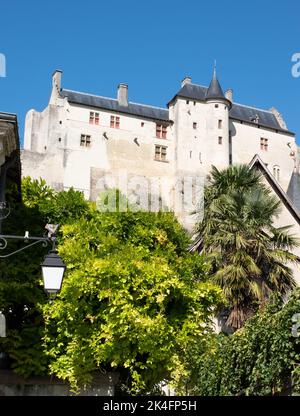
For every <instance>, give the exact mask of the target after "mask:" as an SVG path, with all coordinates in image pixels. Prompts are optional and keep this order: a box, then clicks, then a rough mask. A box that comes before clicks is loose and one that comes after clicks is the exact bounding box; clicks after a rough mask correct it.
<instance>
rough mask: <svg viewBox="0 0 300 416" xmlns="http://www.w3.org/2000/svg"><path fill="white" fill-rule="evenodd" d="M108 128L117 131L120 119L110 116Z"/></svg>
mask: <svg viewBox="0 0 300 416" xmlns="http://www.w3.org/2000/svg"><path fill="white" fill-rule="evenodd" d="M110 127H111V128H112V129H119V128H120V117H118V116H110Z"/></svg>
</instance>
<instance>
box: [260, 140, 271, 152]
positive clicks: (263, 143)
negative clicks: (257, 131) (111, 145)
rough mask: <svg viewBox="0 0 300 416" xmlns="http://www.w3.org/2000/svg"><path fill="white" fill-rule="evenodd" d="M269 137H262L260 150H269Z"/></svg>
mask: <svg viewBox="0 0 300 416" xmlns="http://www.w3.org/2000/svg"><path fill="white" fill-rule="evenodd" d="M268 141H269V140H268V139H265V138H263V137H261V138H260V150H264V151H268Z"/></svg>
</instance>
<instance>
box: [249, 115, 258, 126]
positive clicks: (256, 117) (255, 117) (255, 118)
mask: <svg viewBox="0 0 300 416" xmlns="http://www.w3.org/2000/svg"><path fill="white" fill-rule="evenodd" d="M250 120H251V121H252V122H253V123H255V124H258V122H259V115H258V114H255V116H253V117H250Z"/></svg>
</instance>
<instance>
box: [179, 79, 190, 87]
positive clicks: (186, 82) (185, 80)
mask: <svg viewBox="0 0 300 416" xmlns="http://www.w3.org/2000/svg"><path fill="white" fill-rule="evenodd" d="M191 82H192V78H191V77H184V78H183V80H182V81H181V88H182V87H184V86H185V84H190V83H191Z"/></svg>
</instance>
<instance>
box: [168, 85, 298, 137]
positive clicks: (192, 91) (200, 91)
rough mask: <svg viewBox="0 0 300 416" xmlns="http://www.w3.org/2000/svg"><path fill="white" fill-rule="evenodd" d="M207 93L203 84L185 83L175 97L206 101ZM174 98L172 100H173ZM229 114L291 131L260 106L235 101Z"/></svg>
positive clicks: (233, 117)
mask: <svg viewBox="0 0 300 416" xmlns="http://www.w3.org/2000/svg"><path fill="white" fill-rule="evenodd" d="M207 94H208V88H207V87H203V86H201V85H196V84H185V85H184V86H183V87H182V88H181V89H180V90H179V91H178V93H177V94H176V95H175V97H184V98H189V99H192V100H199V101H205V100H206V98H207ZM175 97H174V98H175ZM174 98H173V99H174ZM173 99H172V100H171V101H173ZM171 101H170V102H171ZM229 116H230V118H232V119H233V120H238V121H244V122H247V123H253V124H256V125H259V126H262V127H269V128H271V129H275V130H278V131H281V132H286V133H291V132H289V131H288V130H285V129H283V128H282V127H281V126H280V124H279V123H278V121H277V119H276V117H275V115H274V114H273V113H272V112H270V111H267V110H261V109H258V108H253V107H249V106H245V105H241V104H237V103H233V104H232V108H231V110H230V112H229ZM256 116H258V123H255V121H254V119H255V118H256ZM291 134H293V133H291Z"/></svg>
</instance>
